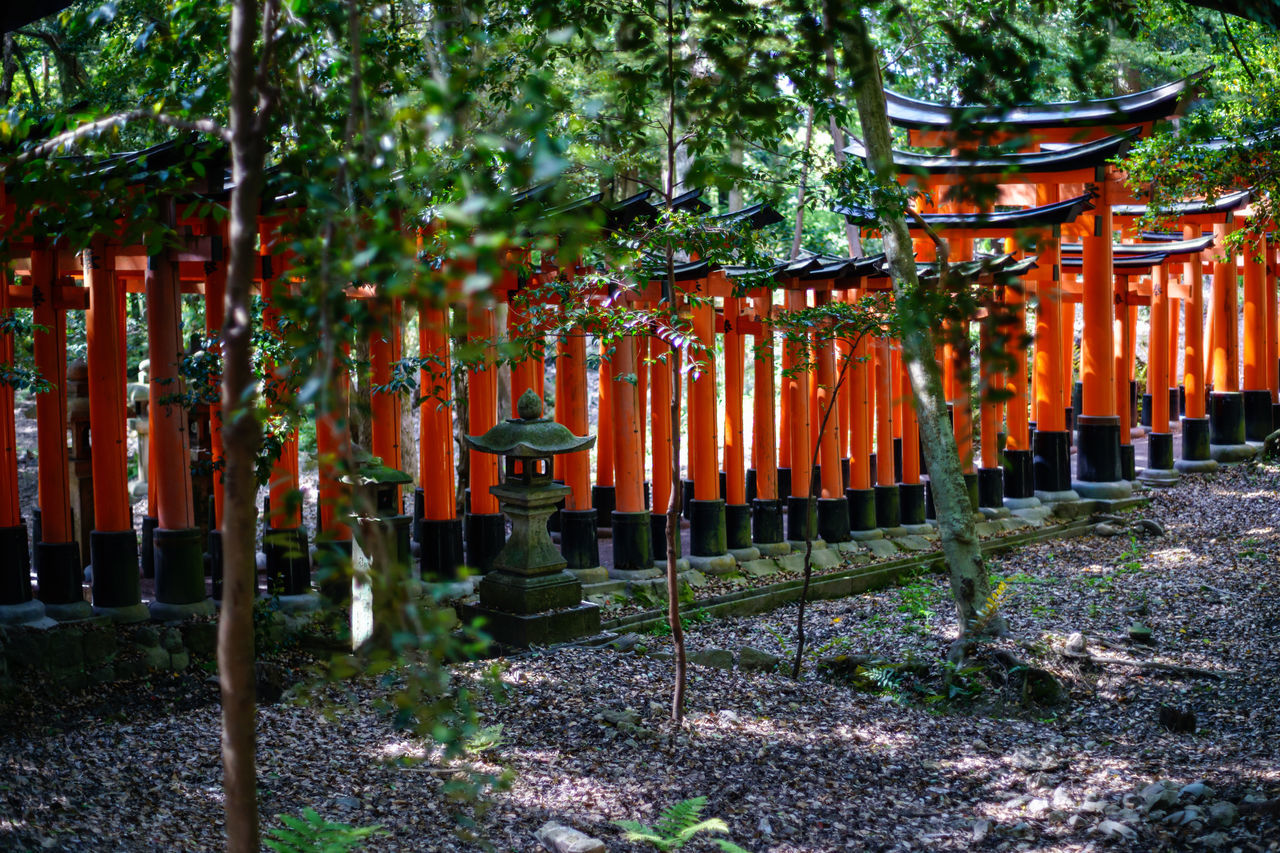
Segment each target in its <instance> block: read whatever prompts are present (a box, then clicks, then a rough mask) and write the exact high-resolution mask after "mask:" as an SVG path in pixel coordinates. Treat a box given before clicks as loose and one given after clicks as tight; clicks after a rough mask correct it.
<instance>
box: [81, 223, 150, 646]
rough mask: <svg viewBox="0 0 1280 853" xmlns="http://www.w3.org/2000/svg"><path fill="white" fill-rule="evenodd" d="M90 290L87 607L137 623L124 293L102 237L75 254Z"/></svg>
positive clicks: (143, 615) (140, 617)
mask: <svg viewBox="0 0 1280 853" xmlns="http://www.w3.org/2000/svg"><path fill="white" fill-rule="evenodd" d="M82 259H83V264H84V279H85V284H86V285H87V287H88V290H89V310H88V312H87V315H86V317H85V337H86V343H87V348H88V363H89V432H90V435H91V436H92V439H93V456H92V466H93V508H94V512H93V525H94V529H93V531H92V532H91V533H90V534H89V550H90V555H91V556H90V561H91V562H92V564H93V609H94V612H95V613H99V614H103V615H106V616H109V617H110V618H111V619H112V620H113V621H116V622H142V621H145V620H146V619H149V618H150V616H151V614H150V612H149V611H148V610H147V607H146V605H145V604H143V603H142V590H141V585H140V583H139V576H138V537H137V535H136V534H135V533H134V531H133V512H132V506H131V501H130V500H129V444H128V433H127V428H126V420H127V416H126V412H125V405H126V403H125V395H126V391H125V363H124V338H123V335H122V334H121V332H122V331H123V330H124V316H123V315H124V310H123V309H124V299H123V296H124V292H123V291H124V288H123V286H122V285H123V283H122V282H120V281H119V280H118V279H117V278H116V274H115V251H114V250H112V249H111V248H108V246H107V243H106V241H105V240H103V239H97V240H94V241H93V244H92V245H91V247H90V248H88V249H86V250H85V251H84V253H83V255H82Z"/></svg>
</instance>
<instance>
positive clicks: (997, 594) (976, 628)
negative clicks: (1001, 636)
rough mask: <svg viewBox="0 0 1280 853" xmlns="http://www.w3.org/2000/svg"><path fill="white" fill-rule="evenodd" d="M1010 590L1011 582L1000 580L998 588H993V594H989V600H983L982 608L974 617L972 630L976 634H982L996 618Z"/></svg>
mask: <svg viewBox="0 0 1280 853" xmlns="http://www.w3.org/2000/svg"><path fill="white" fill-rule="evenodd" d="M1008 592H1009V584H1008V583H1006V582H1005V581H1000V583H998V584H996V588H995V589H993V590H991V594H990V595H988V596H987V600H986V601H984V602H983V604H982V609H980V610H979V611H978V612H977V614H976V615H975V616H974V617H973V624H972V625H971V626H970V630H971V631H972V633H974V634H975V635H978V636H981V635H982V634H983V633H984V632H985V631H986V630H987V626H988V625H990V624H991V620H993V619H995V618H996V614H998V613H999V612H1000V605H1001V603H1002V602H1003V601H1004V598H1005V595H1006V594H1008Z"/></svg>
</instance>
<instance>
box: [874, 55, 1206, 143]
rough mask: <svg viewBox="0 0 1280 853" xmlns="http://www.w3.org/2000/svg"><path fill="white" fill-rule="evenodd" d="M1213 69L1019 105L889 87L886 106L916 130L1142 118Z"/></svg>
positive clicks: (1169, 105) (1166, 112) (1156, 116)
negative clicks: (1106, 92) (939, 98)
mask: <svg viewBox="0 0 1280 853" xmlns="http://www.w3.org/2000/svg"><path fill="white" fill-rule="evenodd" d="M1210 70H1211V67H1210V68H1204V69H1201V70H1200V71H1197V72H1195V73H1194V74H1189V75H1187V76H1186V77H1184V78H1182V79H1181V80H1175V81H1173V82H1172V83H1165V84H1164V85H1162V86H1156V87H1155V88H1153V89H1147V90H1145V91H1142V92H1134V93H1132V94H1128V95H1117V96H1115V97H1111V98H1097V99H1093V100H1083V101H1066V102H1060V103H1050V104H1022V105H1019V106H1015V107H999V106H982V105H975V106H948V105H945V104H937V103H933V102H931V101H924V100H920V99H918V98H911V97H908V96H906V95H902V94H899V93H897V92H894V91H891V90H889V89H886V90H885V92H884V96H885V107H886V109H887V112H888V114H889V121H890V122H891V123H893V124H895V125H897V126H899V127H906V128H912V129H916V130H952V129H955V128H957V127H963V126H966V125H970V126H973V125H977V126H981V127H984V128H988V129H995V128H1000V127H1009V128H1013V129H1028V130H1030V129H1044V128H1058V127H1061V128H1072V127H1078V128H1083V127H1098V126H1108V125H1113V126H1118V125H1125V124H1137V123H1144V122H1149V121H1158V120H1160V119H1163V118H1167V117H1169V116H1170V115H1173V114H1174V113H1176V112H1177V111H1178V108H1179V106H1180V104H1181V101H1182V100H1183V98H1185V97H1187V96H1188V95H1190V93H1191V91H1192V90H1193V89H1194V87H1195V86H1196V85H1197V84H1198V83H1199V82H1200V80H1201V79H1203V78H1204V77H1205V75H1207V74H1208V73H1209V71H1210Z"/></svg>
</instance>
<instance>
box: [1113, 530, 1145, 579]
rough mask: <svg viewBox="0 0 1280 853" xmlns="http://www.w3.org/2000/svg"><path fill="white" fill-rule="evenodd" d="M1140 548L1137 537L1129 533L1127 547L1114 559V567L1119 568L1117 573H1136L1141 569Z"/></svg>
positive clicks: (1141, 552)
mask: <svg viewBox="0 0 1280 853" xmlns="http://www.w3.org/2000/svg"><path fill="white" fill-rule="evenodd" d="M1142 554H1143V549H1142V546H1140V545H1139V544H1138V537H1137V535H1136V534H1134V533H1133V532H1132V531H1130V533H1129V547H1128V548H1126V549H1124V550H1123V551H1121V552H1120V555H1119V556H1118V557H1116V565H1117V566H1119V569H1118V571H1121V572H1125V573H1128V572H1136V571H1140V570H1141V569H1142V559H1141V558H1142Z"/></svg>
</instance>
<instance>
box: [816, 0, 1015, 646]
mask: <svg viewBox="0 0 1280 853" xmlns="http://www.w3.org/2000/svg"><path fill="white" fill-rule="evenodd" d="M839 5H841V4H839V2H838V0H836V1H835V2H832V3H830V4H829V5H828V14H829V15H832V14H834V15H836V17H831V18H829V20H832V21H840V22H842V23H844V28H843V32H842V36H843V38H842V45H841V48H842V52H843V54H844V62H845V66H846V69H847V71H848V72H849V76H850V78H851V79H852V80H853V87H854V92H855V95H856V99H857V108H858V118H859V120H860V121H861V123H862V135H863V142H864V144H865V145H866V148H867V160H868V164H867V165H868V166H869V168H870V169H871V172H872V174H873V175H875V177H876V178H877V179H878V180H879V181H880V182H881V183H882V184H885V185H892V184H894V183H896V181H897V174H896V171H895V169H894V166H893V154H892V140H891V137H890V132H889V119H888V116H887V114H886V112H885V101H884V85H883V83H882V81H881V77H880V66H879V62H878V57H879V53H878V51H877V50H876V48H875V47H874V46H873V45H872V43H871V38H870V35H869V34H868V32H867V28H866V23H865V22H864V21H863V20H862V18H861V17H860V15H858V14H857V13H856V12H853V13H850V14H848V15H843V14H840V11H842V10H838V9H837V7H838V6H839ZM880 224H881V230H882V233H883V235H884V251H885V255H886V257H887V259H888V261H889V267H890V274H891V276H892V278H893V292H894V299H895V301H896V302H897V303H898V305H899V306H902V305H904V304H910V303H912V302H913V301H915V297H914V294H915V293H918V291H919V287H920V283H919V280H918V279H917V277H916V267H915V254H914V251H913V250H912V246H911V234H910V232H909V230H908V229H907V221H906V219H905V218H903V217H902V216H901V215H892V214H889V213H886V212H883V211H882V212H881V213H880ZM898 315H899V319H900V321H902V325H903V328H902V329H901V331H900V334H901V342H902V360H903V362H904V363H905V364H906V366H907V372H908V375H909V376H910V377H911V390H912V392H913V394H914V396H915V406H916V416H917V419H918V420H919V423H920V440H921V444H922V445H923V448H922V449H923V451H924V458H925V462H926V463H927V464H928V466H929V482H930V485H931V487H932V491H933V505H934V508H935V510H936V511H937V517H938V528H939V532H940V533H941V536H942V551H943V555H944V556H945V558H946V561H947V568H948V569H949V571H950V575H951V594H952V596H953V598H954V599H955V603H956V611H957V615H958V616H959V620H960V634H961V637H962V638H963V637H965V636H967V635H968V634H969V633H970V632H971V631H972V630H973V629H974V628H975V626H976V625H979V624H980V625H981V627H982V628H983V629H984V631H985V632H988V633H1003V632H1004V630H1005V626H1004V622H1003V620H1002V619H1000V618H999V617H995V616H991V615H990V614H985V613H984V612H983V610H984V607H985V606H986V603H987V601H988V599H989V597H990V595H991V582H990V579H989V577H988V575H987V567H986V563H985V562H984V561H983V559H982V551H981V549H980V548H979V547H978V546H979V543H978V536H977V532H976V531H975V529H974V523H973V509H972V507H971V506H970V504H969V494H968V490H967V489H966V488H965V483H964V476H963V473H962V471H961V468H960V457H959V454H958V452H957V450H956V442H955V436H954V434H953V433H952V430H951V425H950V423H949V421H948V419H947V403H946V398H945V396H944V394H943V390H942V375H941V372H940V370H939V369H938V362H937V361H936V359H935V357H934V341H933V334H932V331H931V327H930V326H927V325H920V324H919V323H918V322H911V317H912V316H916V314H915V312H910V311H907V312H904V311H899V312H898Z"/></svg>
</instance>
